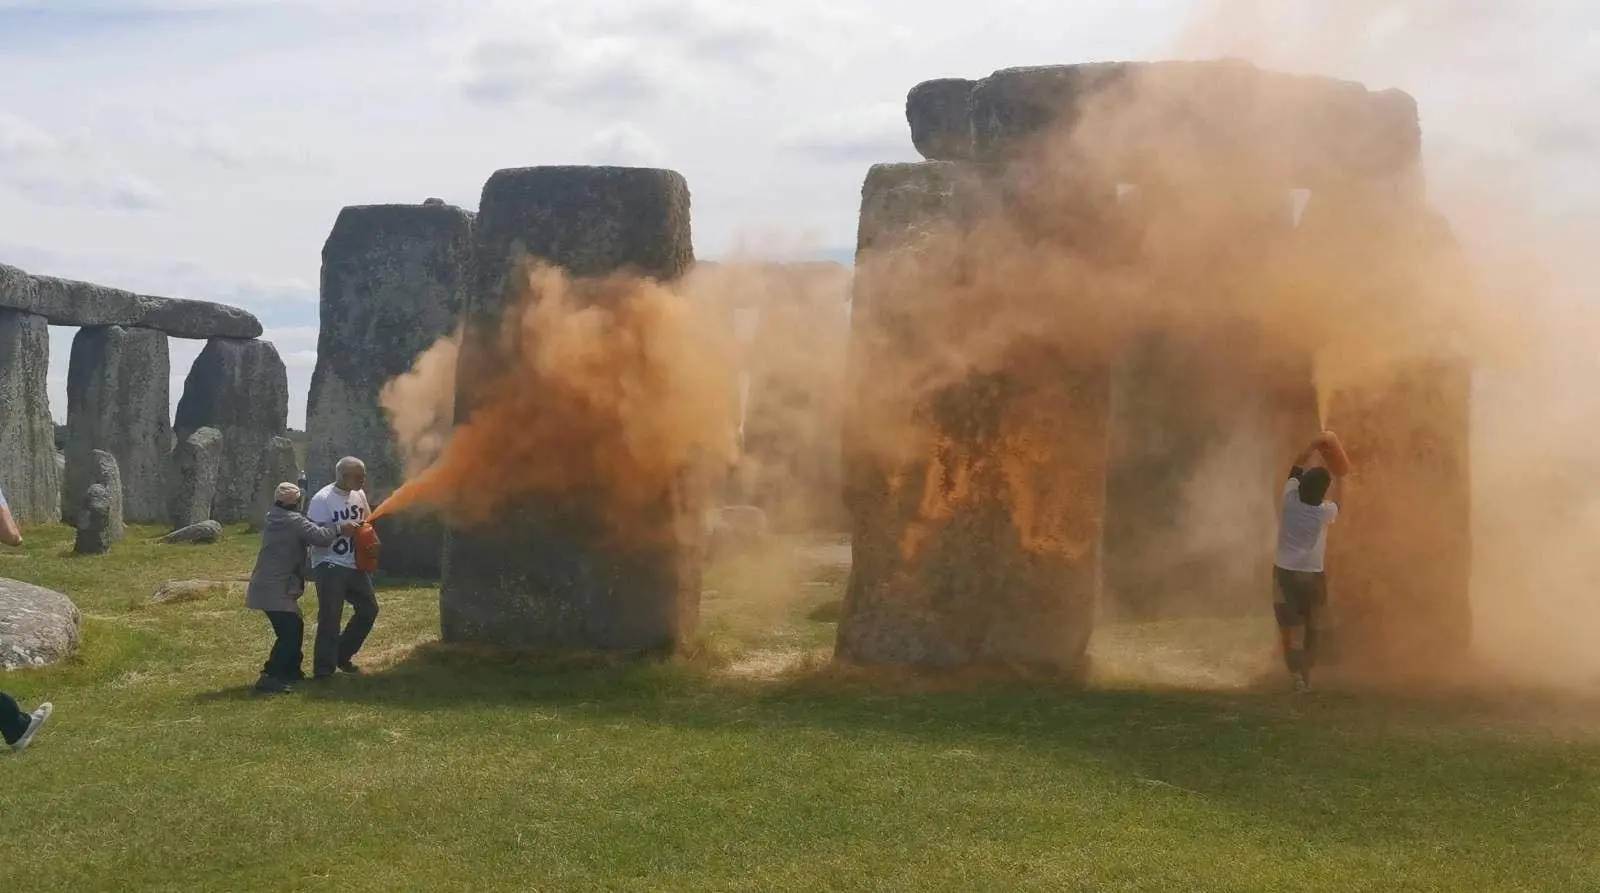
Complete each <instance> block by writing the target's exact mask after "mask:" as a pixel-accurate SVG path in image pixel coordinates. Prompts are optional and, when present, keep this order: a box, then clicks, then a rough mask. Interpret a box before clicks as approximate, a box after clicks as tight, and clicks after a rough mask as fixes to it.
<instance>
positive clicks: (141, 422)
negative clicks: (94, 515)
mask: <svg viewBox="0 0 1600 893" xmlns="http://www.w3.org/2000/svg"><path fill="white" fill-rule="evenodd" d="M168 370H169V359H168V354H167V335H166V334H165V333H163V332H158V331H156V330H154V329H125V328H122V327H120V326H103V327H98V328H85V329H79V330H78V334H77V336H76V337H74V338H73V339H72V359H71V362H70V364H69V365H68V367H67V428H68V430H69V434H68V441H67V451H66V452H67V465H66V481H65V483H64V484H63V487H62V503H61V513H62V516H63V517H64V518H67V519H71V518H73V517H75V516H76V515H77V511H78V508H79V506H80V505H81V504H82V501H83V498H84V494H85V493H86V492H87V491H88V489H89V485H90V484H91V483H92V482H93V481H92V478H93V475H94V468H93V463H92V462H91V460H90V454H91V453H92V452H93V451H94V450H104V451H106V452H107V453H110V454H111V455H112V456H114V457H116V460H117V467H118V469H119V470H120V471H121V477H122V510H123V513H124V515H125V516H126V517H127V519H128V521H129V522H130V523H134V524H161V523H164V522H165V521H166V519H167V513H168V504H167V493H166V482H167V473H166V472H167V461H168V454H169V453H170V452H171V450H172V425H171V424H170V422H169V421H168V420H169V418H170V417H171V416H170V413H171V402H170V400H169V397H168V394H169V392H170V387H171V386H170V383H169V372H168Z"/></svg>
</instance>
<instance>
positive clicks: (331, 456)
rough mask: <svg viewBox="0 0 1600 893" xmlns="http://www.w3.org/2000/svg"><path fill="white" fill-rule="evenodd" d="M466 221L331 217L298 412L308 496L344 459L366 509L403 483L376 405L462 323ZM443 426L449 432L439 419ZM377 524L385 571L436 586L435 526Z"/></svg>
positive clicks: (388, 213)
mask: <svg viewBox="0 0 1600 893" xmlns="http://www.w3.org/2000/svg"><path fill="white" fill-rule="evenodd" d="M472 218H473V215H472V214H471V213H470V212H467V211H463V210H462V209H460V208H457V207H455V206H453V205H446V204H444V203H442V202H439V203H428V204H422V205H362V206H355V207H348V208H345V209H344V210H342V211H340V212H339V217H338V219H336V220H335V221H334V224H333V231H332V232H330V233H329V234H328V240H327V242H326V243H325V244H324V245H323V247H322V328H321V333H320V334H319V335H318V337H317V367H316V370H315V371H314V372H313V373H312V376H311V396H310V399H309V401H308V402H307V406H306V439H307V441H308V445H307V450H306V465H307V467H306V479H307V481H308V483H309V485H310V487H311V489H312V491H313V492H315V491H316V490H317V489H319V488H321V487H322V486H324V485H325V484H328V483H331V482H332V481H333V468H334V465H335V464H336V463H337V462H338V461H339V459H340V458H342V457H344V456H359V457H361V459H362V460H363V461H365V462H366V463H367V498H368V500H369V501H370V502H371V503H372V505H373V507H377V506H378V504H379V503H381V502H382V501H383V500H384V499H387V498H388V496H389V494H391V493H393V492H394V491H395V489H396V488H398V487H399V486H400V485H401V484H402V483H403V482H404V481H405V464H404V461H403V457H402V456H401V454H400V451H399V449H398V448H397V445H396V443H395V438H394V433H393V431H392V430H391V429H390V427H389V422H388V419H387V418H386V417H385V415H384V411H383V409H382V407H381V406H380V405H379V397H380V395H381V394H382V392H383V388H384V385H386V384H388V383H389V382H390V381H391V380H393V379H394V378H395V377H397V376H399V375H403V374H405V373H406V372H407V371H409V370H410V369H411V365H412V363H413V362H414V361H415V360H416V358H417V356H418V355H420V354H421V353H422V352H424V351H426V350H427V349H428V348H429V347H430V346H432V345H433V344H434V342H436V341H437V340H438V339H440V338H442V337H444V336H446V335H448V334H450V333H451V332H452V331H453V330H454V329H455V327H456V325H457V323H458V322H459V321H460V316H461V313H462V311H463V310H464V309H465V307H466V294H467V288H468V280H469V278H470V276H471V268H472ZM440 408H441V409H445V410H447V409H448V408H449V406H448V404H446V405H444V406H441V407H440ZM441 422H442V423H443V424H448V422H449V419H448V417H446V418H444V419H442V420H441ZM377 525H378V535H379V536H380V537H381V538H382V539H383V566H384V569H385V570H386V571H388V572H392V573H395V574H399V575H402V576H408V577H421V578H436V577H438V576H439V572H440V562H441V559H442V555H443V549H444V525H443V524H442V523H440V522H439V521H438V520H437V519H435V518H433V517H429V516H427V515H425V514H422V513H417V514H414V515H413V514H405V513H401V514H397V515H391V516H388V517H385V518H381V519H380V520H379V521H378V522H377Z"/></svg>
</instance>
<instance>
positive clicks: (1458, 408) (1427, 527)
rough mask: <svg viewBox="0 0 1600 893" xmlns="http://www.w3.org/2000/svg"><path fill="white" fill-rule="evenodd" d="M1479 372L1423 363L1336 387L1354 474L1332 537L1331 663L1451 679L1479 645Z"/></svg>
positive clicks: (1331, 409) (1338, 421)
mask: <svg viewBox="0 0 1600 893" xmlns="http://www.w3.org/2000/svg"><path fill="white" fill-rule="evenodd" d="M1471 400H1472V373H1471V367H1470V366H1469V365H1468V364H1467V363H1465V362H1463V361H1461V360H1456V359H1438V360H1429V361H1418V362H1415V363H1411V364H1407V365H1406V366H1405V367H1403V368H1401V369H1398V370H1397V371H1396V372H1395V373H1394V374H1393V375H1392V376H1390V377H1388V378H1387V379H1386V380H1382V381H1373V382H1368V383H1364V384H1362V385H1360V386H1354V387H1349V388H1344V389H1341V390H1339V391H1337V392H1335V393H1334V394H1333V395H1332V396H1331V399H1330V400H1329V405H1328V424H1329V427H1330V428H1332V429H1333V430H1335V431H1337V432H1338V433H1339V437H1340V439H1341V440H1342V441H1343V442H1344V444H1345V446H1346V449H1347V450H1348V451H1349V454H1350V459H1351V461H1352V463H1353V464H1354V466H1355V469H1356V474H1355V475H1353V476H1352V477H1351V478H1349V479H1348V480H1347V481H1345V482H1344V485H1343V486H1344V493H1343V496H1342V499H1343V500H1344V502H1345V507H1347V508H1348V511H1345V512H1341V513H1340V515H1339V520H1338V521H1337V522H1336V523H1335V524H1334V526H1333V528H1332V529H1331V530H1330V532H1329V536H1328V556H1327V561H1328V567H1329V618H1328V620H1329V623H1328V626H1329V629H1330V632H1331V634H1332V635H1331V640H1330V652H1331V653H1330V654H1329V655H1328V657H1329V660H1330V662H1334V663H1338V664H1342V665H1346V666H1348V667H1350V668H1351V669H1353V670H1355V671H1357V672H1360V673H1366V674H1373V675H1379V676H1389V677H1391V678H1392V677H1396V676H1401V677H1403V676H1407V675H1419V676H1442V677H1449V676H1450V675H1451V674H1452V673H1454V672H1455V671H1456V670H1458V669H1459V667H1460V666H1461V662H1462V660H1463V659H1464V658H1465V657H1466V656H1467V654H1468V653H1469V650H1470V648H1471V645H1472V602H1471V592H1470V588H1471V582H1472V475H1471V447H1470V440H1471V406H1472V403H1471Z"/></svg>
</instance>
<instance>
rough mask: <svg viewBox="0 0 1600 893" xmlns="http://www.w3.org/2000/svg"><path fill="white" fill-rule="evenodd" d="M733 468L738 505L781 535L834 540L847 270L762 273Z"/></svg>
mask: <svg viewBox="0 0 1600 893" xmlns="http://www.w3.org/2000/svg"><path fill="white" fill-rule="evenodd" d="M762 267H763V269H762V271H761V273H762V275H761V277H760V283H761V286H762V288H761V293H760V296H759V302H758V304H757V305H756V309H757V310H758V312H759V314H760V315H759V322H758V324H757V328H756V331H755V338H754V343H753V344H752V345H751V348H750V350H749V351H748V354H747V359H746V362H745V366H744V370H743V371H745V372H746V374H748V376H749V383H750V384H749V400H748V402H747V403H746V405H745V412H744V427H743V435H744V436H743V445H742V451H741V453H742V455H741V462H740V465H741V468H740V484H741V486H740V491H741V495H742V498H743V499H744V500H745V501H747V502H749V503H751V504H752V505H756V506H759V507H761V508H762V509H763V510H764V511H765V512H766V514H767V517H768V518H769V519H771V521H772V524H773V527H774V529H777V530H781V531H791V532H792V531H808V530H811V531H814V530H823V529H827V530H843V529H846V528H847V527H848V523H847V521H846V520H845V514H844V505H843V503H842V501H841V499H840V492H841V491H840V478H839V475H840V466H839V413H840V388H841V387H842V383H843V376H844V365H845V348H846V345H847V343H848V341H849V334H850V327H849V320H848V318H847V316H846V312H845V308H846V301H847V300H848V299H849V295H850V278H851V277H850V270H849V268H847V267H845V266H843V265H841V264H833V263H817V264H764V265H762Z"/></svg>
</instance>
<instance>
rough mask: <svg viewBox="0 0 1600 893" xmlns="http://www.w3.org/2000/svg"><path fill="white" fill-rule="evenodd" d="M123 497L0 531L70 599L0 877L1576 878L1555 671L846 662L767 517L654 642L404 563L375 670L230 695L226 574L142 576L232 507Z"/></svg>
mask: <svg viewBox="0 0 1600 893" xmlns="http://www.w3.org/2000/svg"><path fill="white" fill-rule="evenodd" d="M155 533H156V531H152V530H134V531H132V532H131V534H130V537H131V538H130V540H129V541H128V542H125V543H123V544H121V545H120V546H119V547H118V548H117V549H116V550H115V551H113V553H112V554H111V555H109V556H104V557H99V558H73V557H70V556H68V555H66V554H65V552H66V550H67V547H68V545H69V534H70V531H66V530H64V529H37V530H30V531H28V537H29V541H28V543H27V545H26V546H25V547H24V549H23V550H21V551H20V552H10V553H0V576H10V577H15V578H18V579H23V580H28V581H31V582H36V583H40V584H42V585H46V586H50V587H53V588H57V589H62V590H64V591H66V592H68V593H70V594H71V595H72V596H73V598H74V599H75V600H76V601H77V603H78V605H79V606H80V607H81V608H82V609H83V611H84V613H85V616H86V619H85V629H84V647H83V651H82V653H81V655H80V657H79V659H78V660H76V661H74V662H72V663H70V664H68V665H64V666H59V667H55V668H50V669H45V670H37V671H27V672H16V673H12V674H9V675H6V676H4V677H3V679H0V685H3V686H4V688H5V690H7V691H9V692H10V693H12V694H14V695H16V696H18V697H19V698H22V699H23V700H24V702H25V704H28V705H31V704H32V703H33V702H35V701H36V700H38V699H40V698H50V699H52V700H54V701H55V703H56V706H57V713H56V717H55V719H53V720H52V722H51V724H50V725H49V726H47V727H46V730H45V731H44V733H43V734H42V735H41V736H40V738H39V740H38V741H37V742H36V744H35V747H34V748H33V749H32V750H30V751H28V752H27V753H26V754H22V755H17V756H6V757H0V816H3V819H4V823H5V830H4V833H3V834H0V864H3V865H5V866H6V869H7V872H6V873H7V878H8V886H9V887H10V888H11V889H29V890H79V891H81V890H222V891H245V890H274V891H276V890H341V891H350V890H374V891H377V890H384V891H390V890H462V891H467V890H471V891H487V890H662V889H670V890H762V891H766V890H800V889H816V890H1001V891H1011V890H1218V891H1222V890H1227V891H1234V890H1270V891H1284V890H1338V891H1349V890H1374V891H1393V890H1439V891H1472V893H1478V891H1488V890H1585V889H1600V738H1597V737H1596V735H1595V731H1596V729H1597V728H1600V723H1591V722H1590V720H1591V718H1592V717H1591V716H1590V715H1588V714H1585V713H1584V712H1583V711H1582V709H1581V706H1582V705H1573V704H1571V703H1565V704H1563V703H1548V704H1546V703H1534V702H1526V701H1525V702H1521V703H1518V704H1516V705H1512V706H1507V705H1503V704H1493V703H1485V702H1471V701H1465V700H1460V699H1457V700H1454V701H1448V702H1445V701H1428V702H1425V701H1415V700H1413V701H1407V700H1403V699H1399V698H1394V697H1378V696H1373V695H1355V694H1349V693H1344V694H1341V693H1337V692H1335V693H1328V694H1319V695H1316V696H1313V697H1312V698H1310V699H1300V700H1296V699H1294V698H1292V697H1290V696H1288V695H1285V694H1283V693H1280V692H1278V691H1277V690H1275V689H1261V688H1256V687H1252V686H1250V685H1248V684H1242V683H1236V682H1230V681H1229V680H1236V679H1243V678H1246V677H1248V675H1249V673H1248V672H1247V668H1248V667H1249V666H1254V663H1253V662H1259V661H1260V660H1261V652H1260V646H1261V644H1262V639H1261V636H1262V635H1263V633H1264V632H1265V634H1268V635H1270V629H1266V630H1263V629H1262V628H1261V627H1260V626H1259V625H1255V626H1252V625H1251V624H1249V623H1243V624H1240V623H1227V622H1223V621H1215V622H1213V623H1212V626H1210V627H1207V626H1204V625H1197V624H1187V623H1186V624H1178V625H1165V626H1163V625H1152V626H1144V627H1118V628H1114V629H1110V630H1107V631H1105V633H1104V634H1102V635H1100V636H1099V637H1097V641H1096V653H1097V661H1098V664H1097V665H1098V666H1101V667H1102V668H1104V669H1102V671H1101V674H1102V681H1101V682H1100V683H1099V684H1098V685H1096V686H1095V687H1092V688H1090V689H1089V690H1086V691H1079V690H1073V689H1069V688H1065V687H1061V686H1056V685H1050V684H1042V683H1034V684H1024V683H1016V682H1013V683H994V682H990V683H976V682H970V683H967V684H963V685H958V684H954V683H951V682H948V681H944V682H941V681H938V680H926V679H917V678H914V677H908V676H890V675H864V674H859V673H847V672H843V671H838V670H832V669H829V668H828V667H826V666H825V662H824V661H823V660H822V657H825V656H826V653H827V649H828V646H829V645H830V644H831V637H832V632H833V622H834V620H835V619H836V617H837V610H836V607H835V605H836V603H837V599H838V596H839V592H840V588H841V586H842V583H843V578H842V575H841V574H840V573H839V572H837V571H835V570H829V571H825V572H823V571H817V572H807V571H806V569H805V568H804V567H802V566H800V565H798V564H797V563H795V562H793V560H792V559H789V558H788V557H786V553H785V552H783V551H782V550H776V551H775V552H774V553H773V554H770V555H764V556H756V557H753V558H748V559H745V560H742V561H736V562H731V563H729V564H726V565H723V566H720V567H718V568H715V569H714V570H713V571H712V572H711V573H710V574H709V577H708V580H707V590H708V592H707V595H706V598H705V604H704V610H705V614H706V632H705V634H704V635H703V637H702V639H701V641H700V643H699V644H698V647H697V648H696V649H695V650H694V653H693V656H691V657H688V658H685V659H680V660H678V661H674V662H669V663H665V664H653V665H604V664H600V663H596V662H588V663H584V662H577V661H565V662H556V661H552V660H541V659H538V658H535V657H532V656H523V657H509V656H506V655H495V654H488V653H483V652H479V651H474V650H471V649H447V648H441V647H439V646H438V645H437V644H435V643H434V642H433V641H432V637H433V635H434V632H435V624H436V620H437V610H436V603H435V598H436V594H435V592H434V591H433V590H432V589H429V588H425V587H416V588H407V587H405V586H404V585H396V586H385V587H384V589H383V591H382V592H381V593H380V600H381V603H382V605H383V613H382V615H381V616H380V617H379V620H378V626H377V631H376V632H375V634H374V636H373V638H372V640H371V642H370V644H369V646H368V648H369V654H368V656H367V658H366V659H367V660H369V661H371V662H373V663H375V664H376V665H377V667H378V671H377V672H374V673H373V674H371V675H369V676H366V677H362V678H342V677H341V678H339V679H337V680H335V681H334V683H332V684H327V685H324V686H317V687H313V686H304V687H303V688H302V690H301V691H299V692H297V693H295V694H293V695H290V696H287V697H283V698H275V699H262V698H259V697H256V696H253V695H251V694H250V693H249V692H248V691H247V686H248V685H249V684H250V683H251V682H252V681H253V679H254V674H255V672H256V670H257V668H258V667H259V664H260V662H261V660H262V659H263V657H264V655H265V651H266V648H267V646H268V643H269V634H268V630H267V624H266V621H265V620H264V619H263V618H262V617H261V616H260V615H259V614H254V613H251V612H247V611H245V610H244V609H243V607H242V603H241V600H240V598H239V597H238V596H237V594H234V595H229V596H218V597H214V598H212V599H209V600H203V601H197V602H190V603H184V604H172V605H160V606H156V605H150V604H148V603H147V599H148V596H149V594H150V593H151V592H152V591H154V589H155V588H156V586H157V585H159V584H160V583H162V582H163V581H166V580H174V579H216V580H228V579H232V578H238V577H241V576H242V575H244V574H245V573H247V572H248V570H249V567H250V562H251V560H252V559H253V554H254V545H255V543H254V538H253V537H251V536H249V535H247V534H245V533H244V532H243V531H240V530H229V531H228V536H227V537H226V538H225V539H224V541H223V542H221V543H219V544H217V545H215V546H206V547H157V546H153V545H149V544H148V543H146V542H141V541H140V539H141V538H143V537H149V536H153V535H154V534H155ZM797 575H798V578H797ZM1268 641H1269V642H1270V640H1268ZM1238 654H1244V655H1245V657H1243V658H1240V657H1237V655H1238ZM819 655H821V657H819ZM1158 677H1160V678H1167V679H1172V678H1178V679H1191V680H1193V679H1200V680H1202V681H1204V682H1205V684H1206V685H1210V686H1212V688H1211V690H1209V691H1203V690H1183V689H1178V688H1172V687H1167V688H1161V687H1157V686H1155V685H1152V684H1150V680H1151V679H1152V678H1158Z"/></svg>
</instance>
